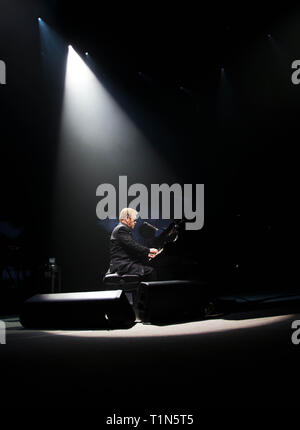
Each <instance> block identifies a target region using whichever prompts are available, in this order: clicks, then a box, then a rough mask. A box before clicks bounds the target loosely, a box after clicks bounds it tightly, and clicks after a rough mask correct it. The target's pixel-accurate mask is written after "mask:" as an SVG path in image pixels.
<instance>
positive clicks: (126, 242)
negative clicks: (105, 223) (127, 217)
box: [109, 222, 154, 277]
mask: <svg viewBox="0 0 300 430" xmlns="http://www.w3.org/2000/svg"><path fill="white" fill-rule="evenodd" d="M149 252H150V249H149V248H147V247H146V246H143V245H140V244H139V243H138V242H137V241H136V240H135V239H134V237H133V235H132V229H131V228H130V227H128V226H127V225H125V224H123V223H121V222H120V223H119V224H118V225H117V226H116V227H115V228H114V230H113V232H112V234H111V237H110V267H109V269H110V272H111V273H116V272H117V273H118V274H119V275H124V274H125V273H126V274H130V275H140V276H141V277H148V276H149V275H151V273H152V272H153V270H154V269H153V268H152V267H150V266H147V262H148V254H149Z"/></svg>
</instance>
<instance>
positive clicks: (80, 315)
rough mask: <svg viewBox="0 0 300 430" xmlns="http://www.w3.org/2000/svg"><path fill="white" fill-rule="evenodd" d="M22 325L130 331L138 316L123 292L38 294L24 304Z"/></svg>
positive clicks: (29, 326)
mask: <svg viewBox="0 0 300 430" xmlns="http://www.w3.org/2000/svg"><path fill="white" fill-rule="evenodd" d="M20 322H21V324H22V325H23V327H25V328H36V329H112V328H129V327H132V326H133V325H134V323H135V313H134V311H133V309H132V307H131V306H130V304H129V302H128V300H127V298H126V295H125V294H124V292H123V291H122V290H115V291H90V292H75V293H55V294H37V295H35V296H33V297H31V298H29V299H28V300H26V301H25V302H24V304H23V307H22V310H21V313H20Z"/></svg>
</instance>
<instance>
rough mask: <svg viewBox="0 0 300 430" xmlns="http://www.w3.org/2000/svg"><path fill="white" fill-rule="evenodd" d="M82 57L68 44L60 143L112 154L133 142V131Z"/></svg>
mask: <svg viewBox="0 0 300 430" xmlns="http://www.w3.org/2000/svg"><path fill="white" fill-rule="evenodd" d="M86 56H87V52H86V53H85V56H84V57H83V58H82V57H81V56H80V55H79V54H78V53H77V52H76V51H75V49H74V48H73V47H72V46H71V45H69V49H68V58H67V66H66V77H65V89H64V99H63V111H62V130H61V131H62V134H63V135H62V140H63V142H65V143H66V144H68V143H69V144H71V143H72V144H73V146H74V145H80V144H81V145H85V146H86V145H92V146H95V145H96V146H100V147H101V148H102V150H103V149H105V148H108V147H109V146H110V148H111V151H113V150H114V149H116V148H117V147H119V145H120V144H121V143H122V142H124V140H126V141H128V140H129V141H130V142H134V141H136V140H137V135H138V133H137V129H136V127H135V126H134V124H133V123H132V121H130V119H129V118H128V116H127V115H126V114H125V113H124V112H123V111H122V109H121V108H120V106H119V105H118V104H117V103H116V102H115V100H114V99H113V98H112V96H111V95H110V94H109V92H108V91H107V90H106V89H105V87H104V86H103V85H102V84H101V83H100V81H99V80H98V79H97V77H96V76H95V75H94V73H93V72H92V71H91V69H90V68H89V67H88V65H87V64H86V63H85V58H86ZM128 136H129V137H130V138H128ZM140 139H143V137H142V136H139V140H140ZM112 144H113V145H112Z"/></svg>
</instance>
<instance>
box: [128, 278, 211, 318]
mask: <svg viewBox="0 0 300 430" xmlns="http://www.w3.org/2000/svg"><path fill="white" fill-rule="evenodd" d="M209 301H210V294H209V286H208V284H207V283H205V282H200V281H180V280H171V281H154V282H141V283H140V284H139V287H138V293H137V299H136V312H137V316H138V318H139V319H140V320H141V321H143V322H146V323H164V322H182V321H192V320H199V319H203V318H204V317H205V309H206V307H207V304H208V303H209Z"/></svg>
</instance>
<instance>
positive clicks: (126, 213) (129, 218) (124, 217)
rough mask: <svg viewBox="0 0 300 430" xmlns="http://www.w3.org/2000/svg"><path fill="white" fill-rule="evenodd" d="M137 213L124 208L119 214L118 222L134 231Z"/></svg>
mask: <svg viewBox="0 0 300 430" xmlns="http://www.w3.org/2000/svg"><path fill="white" fill-rule="evenodd" d="M137 217H138V212H137V211H136V210H135V209H132V208H124V209H122V210H121V212H120V216H119V220H120V222H122V223H123V224H125V225H127V226H128V227H130V228H132V229H134V227H135V224H136V219H137Z"/></svg>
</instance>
